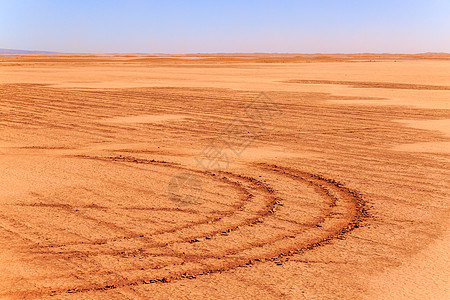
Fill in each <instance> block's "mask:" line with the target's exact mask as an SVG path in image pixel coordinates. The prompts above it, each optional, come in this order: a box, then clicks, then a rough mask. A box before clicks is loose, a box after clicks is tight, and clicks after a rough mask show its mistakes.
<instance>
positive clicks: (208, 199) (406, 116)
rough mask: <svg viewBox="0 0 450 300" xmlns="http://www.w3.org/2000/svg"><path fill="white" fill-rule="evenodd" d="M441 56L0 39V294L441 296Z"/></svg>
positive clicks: (446, 180) (445, 70)
mask: <svg viewBox="0 0 450 300" xmlns="http://www.w3.org/2000/svg"><path fill="white" fill-rule="evenodd" d="M449 75H450V60H449V59H446V58H443V57H433V56H424V57H420V56H398V57H391V58H389V57H383V56H373V57H370V56H367V57H364V56H353V57H345V56H334V57H332V56H298V57H297V56H286V57H283V56H276V55H272V56H267V57H265V56H264V55H254V56H251V57H244V56H239V55H235V56H217V57H194V58H192V57H184V56H179V57H176V58H173V57H166V56H162V57H145V56H142V57H141V56H137V55H122V56H120V55H109V56H107V55H103V56H88V55H84V56H70V55H66V56H63V55H41V56H39V55H28V56H27V55H24V56H2V57H0V116H1V118H0V178H1V181H0V298H2V299H21V298H39V299H47V298H48V299H303V298H304V299H448V297H449V293H450V291H449V277H450V276H449V275H450V274H449V266H450V264H449V253H450V247H449V246H450V234H449V231H448V230H449V199H450V76H449Z"/></svg>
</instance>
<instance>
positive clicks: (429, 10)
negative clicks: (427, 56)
mask: <svg viewBox="0 0 450 300" xmlns="http://www.w3.org/2000/svg"><path fill="white" fill-rule="evenodd" d="M449 15H450V2H448V1H443V0H431V1H403V0H396V1H387V0H383V1H377V2H371V3H368V2H364V3H361V2H357V1H350V0H346V1H340V2H336V1H330V0H327V1H316V2H314V3H311V2H309V1H308V2H307V1H246V2H245V3H241V2H239V1H226V2H225V1H218V2H209V1H191V2H189V3H186V2H184V1H166V2H163V3H162V2H157V1H140V0H135V1H127V2H121V1H95V2H92V1H86V0H82V1H52V0H43V1H31V0H17V1H8V0H5V1H1V2H0V47H1V48H3V49H18V50H29V51H49V52H60V53H80V54H88V53H93V54H96V53H143V54H157V53H164V54H174V53H186V54H187V53H323V54H331V53H344V54H345V53H393V54H394V53H405V54H415V53H426V52H436V53H440V52H444V53H449V52H450V21H449V18H448V16H449Z"/></svg>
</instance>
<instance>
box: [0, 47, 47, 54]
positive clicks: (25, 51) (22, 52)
mask: <svg viewBox="0 0 450 300" xmlns="http://www.w3.org/2000/svg"><path fill="white" fill-rule="evenodd" d="M31 53H55V52H49V51H29V50H16V49H2V48H0V54H31Z"/></svg>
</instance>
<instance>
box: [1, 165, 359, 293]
mask: <svg viewBox="0 0 450 300" xmlns="http://www.w3.org/2000/svg"><path fill="white" fill-rule="evenodd" d="M71 159H77V160H78V159H85V160H93V161H99V162H102V163H105V162H106V163H108V164H114V165H118V164H120V165H125V166H127V167H130V168H134V167H135V166H136V165H138V166H139V167H140V169H139V172H152V173H153V172H155V170H154V167H155V166H157V169H158V170H157V172H161V168H162V169H171V171H178V172H181V171H183V172H192V174H195V175H196V176H199V177H201V178H203V179H204V178H210V179H211V180H213V181H216V182H221V183H223V184H225V185H226V186H228V188H231V189H233V190H235V191H237V192H238V193H239V195H240V197H238V199H234V202H233V203H229V204H228V209H226V210H223V209H222V210H220V209H219V210H217V211H215V213H213V214H209V216H207V215H206V214H205V211H202V210H201V209H199V208H197V207H195V206H194V205H192V207H188V208H180V207H173V208H164V207H162V208H161V207H160V208H152V207H138V206H136V207H123V208H122V209H124V210H126V211H127V213H128V214H131V215H133V212H138V211H141V210H153V209H155V210H158V212H159V213H160V214H164V213H166V212H178V213H188V214H189V213H195V214H200V215H202V217H203V218H201V220H197V221H194V222H187V223H185V224H176V225H175V226H172V227H170V228H166V229H164V230H156V231H153V232H149V231H145V230H142V231H140V232H136V231H135V230H130V229H129V228H127V224H126V223H122V224H120V222H119V224H117V222H105V221H104V220H102V219H99V218H95V217H92V216H87V215H88V213H87V211H93V210H94V211H95V210H103V211H105V212H108V210H110V208H111V207H109V206H108V205H105V206H103V207H102V206H97V205H92V206H84V207H77V206H71V205H64V204H58V205H56V204H45V203H40V204H33V205H31V206H34V207H39V208H41V209H44V210H47V211H51V210H54V209H58V210H64V211H65V212H66V213H67V214H68V215H70V218H72V219H75V220H78V222H83V221H86V220H89V221H92V222H96V223H97V224H98V225H99V226H104V227H106V228H108V229H109V230H110V231H113V232H114V233H116V236H115V237H112V238H107V239H89V240H85V241H71V240H70V239H69V240H67V242H64V243H57V242H51V241H50V242H47V243H34V246H32V247H30V248H29V251H28V254H27V255H28V259H29V260H30V261H34V262H35V263H36V262H38V261H45V262H46V263H50V264H52V265H57V264H58V263H59V264H61V262H64V263H63V265H62V267H61V268H60V270H59V273H58V272H57V273H58V275H56V276H55V274H56V273H55V274H53V275H51V274H48V275H47V276H45V275H42V274H41V275H39V276H37V277H32V278H24V279H25V280H28V281H30V282H34V285H35V287H34V288H32V289H26V290H21V291H15V292H13V293H11V292H7V293H2V294H0V295H1V296H13V295H14V296H17V295H20V296H21V297H29V296H31V297H33V296H35V297H39V296H44V295H55V294H64V293H83V292H88V291H94V290H108V289H115V288H118V287H124V286H135V285H140V284H156V283H165V282H169V281H173V280H179V279H184V278H191V279H193V278H196V277H197V276H200V275H204V274H209V273H216V272H223V271H227V270H230V269H234V268H237V267H243V266H250V265H253V264H255V263H262V262H267V261H280V260H286V259H288V257H289V256H291V255H294V254H297V253H303V252H304V251H306V250H309V249H313V248H315V247H318V246H321V245H323V244H325V243H328V242H329V241H331V240H332V239H334V238H337V237H340V236H342V235H343V234H345V233H346V232H348V231H350V230H352V229H353V228H356V227H359V226H360V223H361V221H362V220H363V219H364V218H365V217H366V216H367V211H366V209H365V207H364V201H363V199H362V198H361V196H360V195H359V194H358V193H357V192H355V191H352V190H351V189H349V188H347V187H345V186H344V185H342V184H341V183H339V182H337V181H335V180H333V179H328V178H325V177H322V176H320V175H318V174H312V173H308V172H303V171H300V170H295V169H291V168H285V167H281V166H277V165H271V164H263V163H260V164H255V165H254V166H252V167H253V168H254V169H255V170H258V172H260V174H261V175H260V176H261V177H262V178H263V179H261V178H260V179H256V178H254V177H252V176H249V175H246V174H236V173H233V172H208V171H201V170H195V169H191V168H187V167H184V166H182V165H180V164H175V163H169V162H165V161H157V160H148V159H141V158H136V157H131V156H117V157H98V156H74V157H72V158H71ZM110 167H112V166H110ZM266 178H267V179H268V180H266ZM269 178H272V179H269ZM271 180H272V181H273V180H283V181H286V180H288V181H290V184H289V186H290V187H291V188H292V187H293V186H294V185H296V189H297V190H300V191H302V190H303V191H305V194H306V196H305V199H303V200H300V201H297V200H296V195H292V194H291V195H290V194H289V191H280V193H278V192H277V191H276V189H277V186H274V187H272V185H271V183H268V182H267V181H269V182H270V181H271ZM206 192H208V191H206ZM207 196H210V195H207ZM215 197H217V195H215V196H214V197H212V198H213V199H208V198H207V197H206V199H204V200H205V201H207V202H209V201H210V200H211V202H210V204H211V203H212V205H213V207H214V205H219V202H217V201H214V198H215ZM117 201H120V200H119V199H117ZM219 206H220V205H219ZM80 210H83V211H84V212H83V213H80ZM113 217H114V216H113V215H112V214H111V218H113ZM7 218H8V217H7V216H5V215H3V214H2V221H3V222H2V228H3V229H4V230H8V231H10V232H22V233H21V234H20V237H21V238H22V239H24V240H28V241H33V237H32V236H31V235H29V236H27V234H29V233H30V232H33V230H32V229H31V228H30V229H28V230H24V228H19V227H21V226H19V223H20V220H16V224H15V225H14V224H11V223H10V224H9V227H8V226H5V219H7ZM11 218H12V217H11V216H10V220H11ZM149 221H151V220H149ZM17 222H19V223H17ZM22 226H24V225H23V224H22ZM47 229H48V230H49V231H51V230H52V228H47ZM35 231H36V229H35ZM37 231H38V232H39V231H45V229H42V228H39V229H37ZM72 233H73V234H76V232H74V230H72ZM37 234H39V233H37ZM73 277H76V278H78V283H74V281H73V280H71V278H73ZM93 277H96V279H95V280H94V281H90V280H89V278H93ZM61 281H62V282H66V283H68V284H67V285H64V286H60V285H58V284H56V285H52V284H49V282H61Z"/></svg>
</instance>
